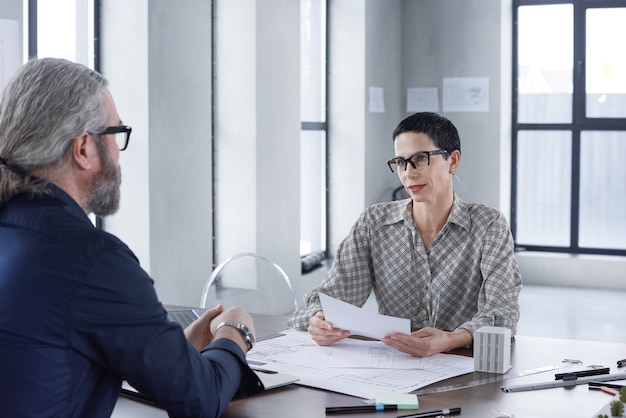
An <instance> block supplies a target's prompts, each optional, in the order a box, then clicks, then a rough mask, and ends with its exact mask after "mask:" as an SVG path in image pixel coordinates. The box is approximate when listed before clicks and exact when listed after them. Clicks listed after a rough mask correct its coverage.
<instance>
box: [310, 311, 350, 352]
mask: <svg viewBox="0 0 626 418" xmlns="http://www.w3.org/2000/svg"><path fill="white" fill-rule="evenodd" d="M308 331H309V334H311V338H313V341H315V342H316V343H317V344H318V345H331V344H334V343H336V342H337V341H340V340H343V339H344V338H346V337H349V336H350V331H347V330H342V329H340V328H335V327H333V324H331V323H330V322H328V321H326V319H325V318H324V312H322V311H319V312H317V313H316V314H315V315H313V316H312V317H311V319H309V328H308Z"/></svg>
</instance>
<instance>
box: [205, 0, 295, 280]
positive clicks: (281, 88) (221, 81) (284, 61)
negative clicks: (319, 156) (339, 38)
mask: <svg viewBox="0 0 626 418" xmlns="http://www.w3.org/2000/svg"><path fill="white" fill-rule="evenodd" d="M215 14H216V33H217V35H216V39H215V40H216V48H215V63H216V69H215V77H214V83H215V103H216V105H215V159H214V162H215V169H216V178H215V188H216V200H215V222H216V231H215V232H216V260H215V261H216V262H221V261H223V260H224V259H226V258H228V257H230V256H232V255H233V254H235V253H239V252H244V251H252V252H257V253H259V254H261V255H263V256H265V257H268V258H270V259H271V260H273V261H275V262H277V263H278V264H279V265H280V266H281V267H282V268H283V269H284V270H285V271H286V273H287V274H288V275H289V276H290V277H291V278H292V279H293V280H294V281H296V279H298V278H299V277H300V253H299V242H300V2H299V1H293V0H263V1H255V0H219V1H217V3H216V11H215Z"/></svg>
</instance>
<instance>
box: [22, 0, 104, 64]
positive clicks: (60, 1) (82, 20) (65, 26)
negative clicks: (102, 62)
mask: <svg viewBox="0 0 626 418" xmlns="http://www.w3.org/2000/svg"><path fill="white" fill-rule="evenodd" d="M27 3H28V10H27V15H28V29H27V30H28V35H27V36H25V38H26V39H28V45H29V46H28V56H29V57H39V58H42V57H56V58H65V59H68V60H70V61H75V62H79V63H81V64H85V65H87V66H89V67H91V68H94V69H96V70H97V69H98V68H96V67H97V66H96V62H95V58H96V40H97V36H96V26H95V24H96V22H97V19H96V18H95V15H96V7H97V5H96V3H97V1H95V0H55V1H53V2H52V1H49V0H30V1H28V2H27ZM25 26H26V25H25Z"/></svg>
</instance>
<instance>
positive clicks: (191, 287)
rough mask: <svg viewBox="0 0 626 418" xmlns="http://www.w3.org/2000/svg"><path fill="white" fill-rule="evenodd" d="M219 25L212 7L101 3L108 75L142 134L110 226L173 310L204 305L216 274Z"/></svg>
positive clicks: (163, 1)
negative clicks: (214, 29) (214, 141)
mask: <svg viewBox="0 0 626 418" xmlns="http://www.w3.org/2000/svg"><path fill="white" fill-rule="evenodd" d="M211 24H212V21H211V9H210V4H209V2H206V1H203V0H186V1H184V2H171V1H168V0H150V1H147V0H137V1H132V2H127V1H124V0H111V1H106V2H102V71H103V73H104V75H105V76H106V77H107V78H108V79H109V81H110V83H111V86H110V89H111V92H112V93H113V96H114V98H115V100H116V104H117V107H118V111H119V113H120V116H121V118H122V119H123V120H124V122H125V123H127V124H129V125H131V126H132V127H133V133H132V136H131V140H130V145H129V147H128V149H127V150H126V151H124V152H122V153H121V157H120V160H121V161H120V164H121V166H122V176H123V184H122V204H121V208H120V211H119V213H118V214H116V215H114V216H112V217H110V218H107V219H105V220H104V227H105V229H106V230H108V231H110V232H112V233H114V234H116V235H118V236H119V237H120V238H122V239H123V240H124V241H125V242H126V243H128V244H129V246H130V247H131V249H133V250H134V251H135V252H136V254H137V256H138V257H139V259H140V261H141V264H142V266H143V267H144V268H145V269H146V270H147V271H148V272H149V273H150V274H151V276H152V277H153V278H154V279H155V283H156V289H157V292H158V293H159V295H160V297H161V299H162V300H163V301H164V302H165V303H170V304H184V305H198V303H199V301H200V294H201V291H202V286H203V285H204V281H205V280H206V279H207V278H208V276H209V275H210V273H211V270H212V252H213V250H212V208H211V195H212V178H211V93H212V92H211V75H212V73H211V58H212V57H211V43H210V39H211ZM130 32H132V34H131V33H130Z"/></svg>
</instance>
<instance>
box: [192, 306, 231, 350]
mask: <svg viewBox="0 0 626 418" xmlns="http://www.w3.org/2000/svg"><path fill="white" fill-rule="evenodd" d="M223 311H224V306H222V304H219V305H217V306H216V307H215V308H212V309H208V310H207V311H206V312H205V313H203V314H202V316H201V317H200V318H198V319H196V320H195V321H193V322H192V323H191V324H189V326H188V327H187V328H185V337H187V340H188V341H189V342H190V343H191V345H193V346H194V347H195V349H196V350H198V351H200V350H202V349H203V348H204V347H206V346H207V345H209V344H211V342H212V341H213V338H214V334H213V332H212V331H211V321H212V320H213V319H214V318H215V317H216V316H218V315H219V314H221V313H222V312H223Z"/></svg>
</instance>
